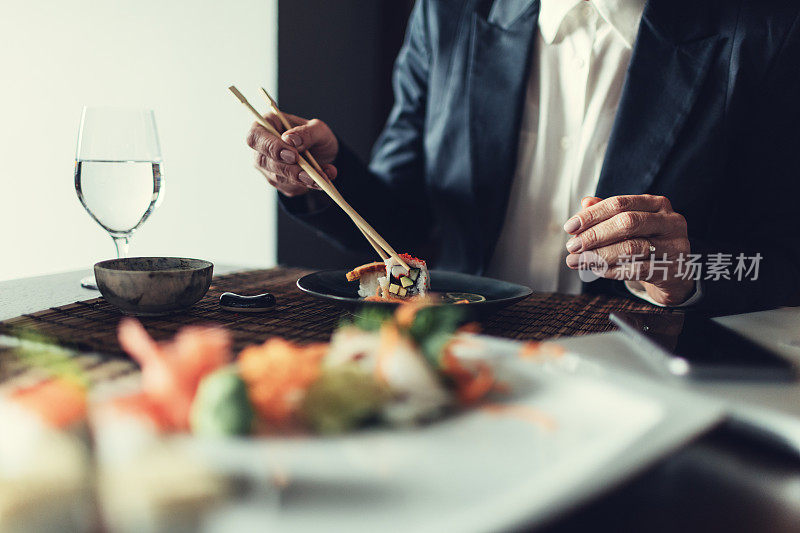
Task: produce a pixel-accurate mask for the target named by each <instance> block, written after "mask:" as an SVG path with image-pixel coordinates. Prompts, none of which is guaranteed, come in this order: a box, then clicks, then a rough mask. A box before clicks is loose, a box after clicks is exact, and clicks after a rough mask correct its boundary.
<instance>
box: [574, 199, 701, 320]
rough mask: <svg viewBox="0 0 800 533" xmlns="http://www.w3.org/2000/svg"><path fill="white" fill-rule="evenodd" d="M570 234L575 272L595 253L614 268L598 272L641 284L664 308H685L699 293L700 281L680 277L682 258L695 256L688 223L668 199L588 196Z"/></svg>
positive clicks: (606, 276) (575, 216) (612, 277)
mask: <svg viewBox="0 0 800 533" xmlns="http://www.w3.org/2000/svg"><path fill="white" fill-rule="evenodd" d="M564 230H565V231H566V232H567V233H569V234H571V235H573V237H572V238H571V239H570V240H569V241H567V251H569V252H570V254H569V255H568V256H567V266H569V267H570V268H573V269H579V268H580V266H581V264H582V263H585V262H586V259H585V258H586V257H587V256H586V255H584V256H582V255H581V254H583V253H584V252H590V251H591V252H593V253H594V254H597V255H594V256H592V255H591V254H589V256H590V257H594V258H595V259H596V258H597V256H599V257H600V258H602V260H603V261H604V262H605V263H606V264H607V266H608V269H607V270H605V271H599V272H598V271H596V272H595V273H596V274H598V275H602V276H603V277H605V278H610V279H622V280H637V281H639V282H640V283H642V285H644V288H645V290H646V291H647V294H648V296H650V298H652V299H653V300H654V301H656V302H658V303H660V304H662V305H680V304H681V303H683V302H685V301H686V300H687V299H688V298H689V296H690V295H691V293H692V292H693V289H694V286H695V282H694V281H693V280H691V279H684V278H683V277H680V276H679V275H678V274H679V272H678V269H679V267H680V264H681V263H680V262H679V261H678V258H679V257H683V258H684V259H686V258H688V257H687V256H688V254H689V253H690V245H689V237H688V234H687V231H686V219H685V218H683V216H682V215H680V214H678V213H676V212H675V211H673V210H672V204H670V201H669V200H668V199H667V198H665V197H663V196H652V195H649V194H641V195H630V196H613V197H611V198H607V199H605V200H601V199H600V198H584V199H583V202H582V209H581V210H580V211H579V212H578V213H576V214H575V215H574V216H573V217H572V218H570V219H569V220H568V221H567V223H566V224H564ZM651 247H652V248H651ZM653 248H655V250H653ZM665 254H666V255H665ZM651 256H654V259H655V261H657V263H654V264H657V265H658V266H659V268H658V270H657V271H656V269H652V271H651V268H650V267H651V263H650V257H651ZM664 259H666V262H665V261H663V260H664ZM632 260H633V261H635V263H631V261H632ZM626 263H627V264H626ZM648 278H649V279H648Z"/></svg>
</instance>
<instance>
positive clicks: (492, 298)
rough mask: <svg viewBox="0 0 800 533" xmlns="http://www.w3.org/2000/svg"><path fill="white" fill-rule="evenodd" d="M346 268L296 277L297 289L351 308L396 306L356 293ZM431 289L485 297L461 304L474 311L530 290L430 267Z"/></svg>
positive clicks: (487, 309)
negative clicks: (366, 298) (482, 299)
mask: <svg viewBox="0 0 800 533" xmlns="http://www.w3.org/2000/svg"><path fill="white" fill-rule="evenodd" d="M346 273H347V270H323V271H320V272H314V273H313V274H308V275H306V276H303V277H302V278H300V279H298V280H297V286H298V287H299V288H300V290H301V291H303V292H306V293H308V294H310V295H312V296H316V297H317V298H321V299H323V300H327V301H329V302H331V303H333V304H335V305H338V306H339V307H344V308H345V309H348V310H351V311H352V310H355V309H358V308H361V307H364V306H379V307H386V308H393V307H396V306H397V304H396V303H392V302H366V301H364V300H362V299H361V298H359V297H358V282H356V281H353V282H350V281H347V278H345V274H346ZM430 275H431V290H432V291H436V292H470V293H474V294H480V295H482V296H484V297H486V301H484V302H476V303H471V304H468V305H465V307H467V308H468V309H469V311H470V312H471V313H474V314H475V315H482V316H485V315H488V314H490V313H493V312H495V311H497V310H498V309H501V308H503V307H506V306H509V305H511V304H513V303H516V302H519V301H520V300H524V299H525V298H527V297H528V296H530V295H531V293H532V291H531V289H530V288H529V287H525V286H524V285H517V284H515V283H508V282H506V281H500V280H498V279H491V278H482V277H480V276H471V275H469V274H461V273H458V272H447V271H444V270H431V271H430Z"/></svg>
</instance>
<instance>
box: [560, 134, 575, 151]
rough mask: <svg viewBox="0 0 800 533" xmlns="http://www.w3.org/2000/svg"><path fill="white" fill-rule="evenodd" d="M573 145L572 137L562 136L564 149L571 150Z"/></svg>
mask: <svg viewBox="0 0 800 533" xmlns="http://www.w3.org/2000/svg"><path fill="white" fill-rule="evenodd" d="M571 146H572V139H570V138H569V137H566V136H564V137H561V148H563V149H564V150H569V149H570V147H571Z"/></svg>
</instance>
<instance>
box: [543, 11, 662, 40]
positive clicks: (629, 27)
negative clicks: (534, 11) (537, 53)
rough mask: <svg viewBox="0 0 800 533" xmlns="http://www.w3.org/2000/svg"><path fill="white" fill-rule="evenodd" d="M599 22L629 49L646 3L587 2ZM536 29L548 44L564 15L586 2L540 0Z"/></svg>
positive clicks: (555, 34) (634, 38)
mask: <svg viewBox="0 0 800 533" xmlns="http://www.w3.org/2000/svg"><path fill="white" fill-rule="evenodd" d="M590 1H591V3H592V4H593V5H594V7H595V9H597V12H598V13H599V14H600V16H601V17H603V19H604V20H605V21H606V22H607V23H608V24H610V25H611V27H612V28H614V31H615V32H616V33H617V35H619V36H620V37H621V38H622V40H623V41H624V42H625V45H626V46H627V47H628V48H633V43H634V42H635V41H636V34H637V33H638V32H639V23H640V22H641V19H642V12H644V5H645V2H646V0H590ZM541 2H542V3H541V9H540V11H539V29H540V30H541V32H542V37H544V40H545V42H547V43H548V44H552V43H553V41H555V39H556V37H557V36H558V31H559V29H561V25H562V24H563V22H564V19H565V18H566V16H567V14H569V12H570V11H572V10H573V9H575V8H576V7H577V6H578V5H579V4H582V3H584V2H586V0H541Z"/></svg>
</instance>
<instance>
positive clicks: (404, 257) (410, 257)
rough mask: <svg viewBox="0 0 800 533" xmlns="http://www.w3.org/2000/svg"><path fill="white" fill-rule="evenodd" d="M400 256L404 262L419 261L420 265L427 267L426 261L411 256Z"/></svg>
mask: <svg viewBox="0 0 800 533" xmlns="http://www.w3.org/2000/svg"><path fill="white" fill-rule="evenodd" d="M398 255H399V256H400V257H401V258H402V259H403V261H417V262H418V263H422V265H423V266H426V265H427V263H426V262H425V260H424V259H420V258H419V257H414V256H413V255H411V254H398Z"/></svg>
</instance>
